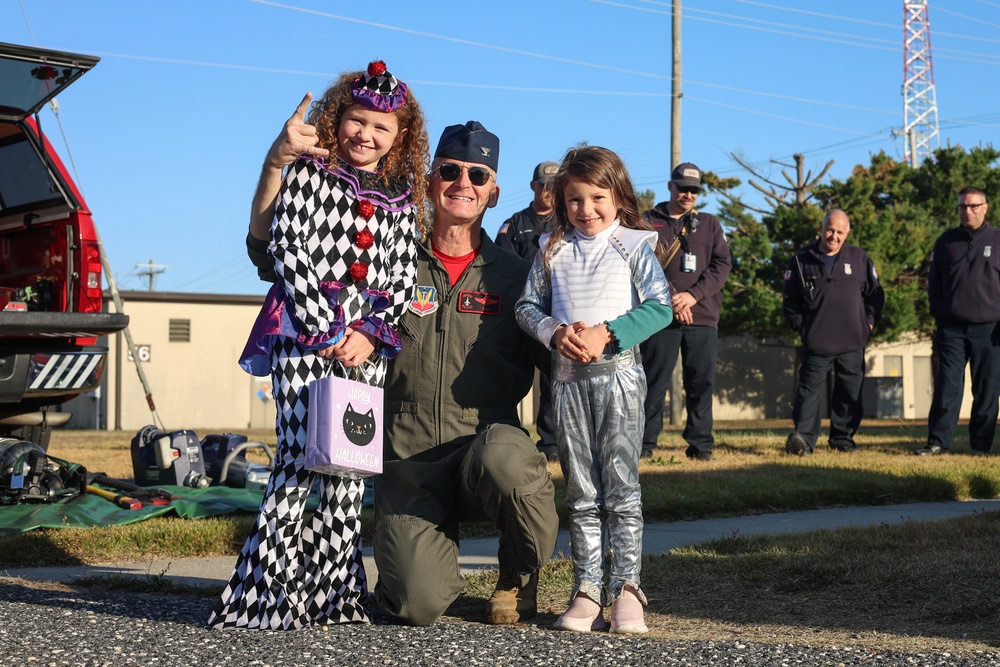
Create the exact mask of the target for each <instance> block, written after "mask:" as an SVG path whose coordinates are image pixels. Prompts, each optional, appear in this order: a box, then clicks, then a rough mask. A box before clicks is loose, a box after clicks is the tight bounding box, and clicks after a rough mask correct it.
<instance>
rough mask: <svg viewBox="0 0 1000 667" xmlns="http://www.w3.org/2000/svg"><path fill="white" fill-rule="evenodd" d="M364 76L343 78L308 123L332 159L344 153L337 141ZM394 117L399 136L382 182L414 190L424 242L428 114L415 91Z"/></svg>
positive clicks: (318, 104)
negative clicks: (355, 86) (392, 181)
mask: <svg viewBox="0 0 1000 667" xmlns="http://www.w3.org/2000/svg"><path fill="white" fill-rule="evenodd" d="M363 74H364V72H362V71H357V72H344V73H343V74H341V75H340V77H339V78H338V79H337V80H336V81H335V82H334V83H333V84H332V85H331V86H330V87H329V88H327V89H326V92H324V93H323V97H321V98H320V99H319V100H317V101H316V102H315V103H314V104H313V106H312V109H310V111H309V118H308V122H309V123H310V124H311V125H315V126H316V132H317V135H318V139H319V142H318V143H319V146H321V147H322V148H326V149H327V150H329V151H330V154H331V155H337V154H338V153H339V152H340V144H339V142H338V141H337V130H338V129H339V128H340V119H341V117H342V116H343V115H344V112H345V111H346V110H347V109H348V107H350V106H352V105H354V104H356V102H355V101H354V95H353V94H352V85H353V84H354V82H355V81H356V80H357V79H358V77H360V76H361V75H363ZM390 113H393V114H395V116H396V121H397V122H398V123H399V135H398V136H397V137H396V141H395V142H394V143H393V145H392V148H390V149H389V152H388V153H387V154H386V156H385V162H384V163H383V165H382V180H383V181H385V182H386V183H388V182H389V179H397V180H400V181H403V182H404V183H406V184H408V185H409V186H410V193H411V197H412V198H413V203H414V204H416V207H417V228H418V229H419V230H420V237H421V239H423V238H424V237H425V235H426V232H427V225H426V221H425V217H426V215H425V212H426V203H427V200H426V195H425V193H426V192H427V172H428V171H429V170H430V158H429V155H430V143H429V141H428V140H427V126H426V124H425V122H424V114H423V111H421V109H420V104H419V103H418V102H417V98H416V97H414V96H413V91H412V90H410V91H409V92H408V95H407V99H406V104H404V105H403V106H401V107H400V108H399V109H396V110H395V111H392V112H390Z"/></svg>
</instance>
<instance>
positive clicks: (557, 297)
mask: <svg viewBox="0 0 1000 667" xmlns="http://www.w3.org/2000/svg"><path fill="white" fill-rule="evenodd" d="M548 241H549V236H548V235H544V236H542V238H541V242H540V246H541V252H539V254H538V256H537V257H536V258H535V261H534V263H533V264H532V267H531V274H530V275H529V278H528V283H527V284H526V285H525V288H524V292H523V293H522V294H521V298H520V299H519V300H518V304H517V309H516V313H517V321H518V324H520V325H521V328H523V329H524V330H525V331H527V332H529V333H530V334H531V335H533V336H534V337H535V338H537V339H538V340H539V341H541V342H542V343H543V344H545V345H547V346H549V348H550V349H551V344H552V336H553V334H554V333H555V332H556V329H558V328H559V327H560V326H562V325H568V324H571V323H573V322H578V321H583V322H586V323H587V324H588V326H593V325H598V324H601V323H602V322H608V321H611V320H614V319H615V318H617V317H620V316H622V315H625V314H626V313H627V312H629V311H631V310H632V309H633V308H635V307H636V306H637V305H638V304H640V303H641V302H643V301H646V300H648V299H653V300H656V301H658V302H659V303H661V304H664V305H669V304H670V288H669V286H668V284H667V280H666V278H665V277H664V275H663V271H662V269H661V267H660V264H659V262H658V261H657V259H656V255H655V253H654V251H653V248H654V247H655V246H656V241H657V236H656V233H655V232H651V231H642V230H634V229H628V228H625V227H621V226H620V225H619V224H618V223H617V221H616V222H615V223H614V224H612V225H611V226H610V227H609V228H608V229H606V230H604V231H602V232H600V233H598V234H596V235H594V236H586V235H584V234H581V233H579V232H578V231H576V230H575V229H573V230H572V231H570V232H568V233H567V234H566V235H565V236H564V237H563V239H561V240H560V241H559V247H558V248H556V249H555V250H554V253H553V255H552V257H551V258H550V266H549V270H548V271H547V270H546V268H545V266H544V263H543V256H544V254H545V248H546V246H547V245H548ZM612 347H613V346H608V347H607V348H606V349H605V351H604V352H605V354H604V355H602V356H601V358H600V360H599V361H597V362H595V363H588V364H583V363H579V362H576V361H572V360H570V359H567V358H566V357H563V356H562V355H561V354H559V353H558V352H556V351H554V350H553V352H552V375H551V377H552V400H553V413H554V415H555V429H556V444H557V445H558V447H559V457H560V460H561V461H562V462H563V469H564V471H565V473H566V504H567V506H568V509H569V518H570V536H571V539H572V551H573V577H574V587H573V592H572V594H571V596H570V598H571V599H572V598H573V597H575V596H576V594H577V592H582V593H584V594H585V595H587V596H589V597H590V598H591V599H593V600H601V601H603V603H604V604H610V602H611V601H612V600H614V599H615V598H617V597H618V596H619V595H620V594H621V591H622V588H623V587H624V586H625V585H629V586H632V587H633V588H634V589H635V590H636V591H637V592H638V595H639V598H640V600H642V601H643V602H645V597H644V596H643V595H642V592H641V590H640V588H639V575H640V569H641V565H642V563H641V557H642V527H643V522H642V495H641V491H640V488H639V451H640V448H641V444H642V429H643V423H644V417H643V400H644V398H645V394H646V378H645V374H644V373H643V369H642V365H641V364H640V363H639V355H638V349H637V348H635V347H633V348H631V349H627V350H623V351H621V352H617V353H616V352H615V351H614V350H612ZM602 514H603V515H604V517H603V518H602ZM604 528H606V532H607V534H608V541H609V543H610V548H611V562H610V563H609V572H610V576H609V584H610V587H609V590H608V591H602V584H601V582H602V581H603V580H604V577H603V574H604V563H603V562H602V554H603V540H602V535H603V533H604V532H605V531H604V530H603V529H604ZM602 593H603V594H602Z"/></svg>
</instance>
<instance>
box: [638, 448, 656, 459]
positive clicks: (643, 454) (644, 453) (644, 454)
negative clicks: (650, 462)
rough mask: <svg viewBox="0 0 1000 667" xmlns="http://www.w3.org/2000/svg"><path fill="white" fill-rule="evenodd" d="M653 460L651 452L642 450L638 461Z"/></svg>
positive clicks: (650, 450)
mask: <svg viewBox="0 0 1000 667" xmlns="http://www.w3.org/2000/svg"><path fill="white" fill-rule="evenodd" d="M651 458H653V450H652V449H646V448H645V447H644V448H643V450H642V452H640V453H639V459H640V460H641V459H651Z"/></svg>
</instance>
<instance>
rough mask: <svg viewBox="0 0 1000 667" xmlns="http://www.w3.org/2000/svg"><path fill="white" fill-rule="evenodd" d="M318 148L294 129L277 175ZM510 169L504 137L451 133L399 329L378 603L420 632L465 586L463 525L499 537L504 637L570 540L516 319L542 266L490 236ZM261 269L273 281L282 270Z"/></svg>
mask: <svg viewBox="0 0 1000 667" xmlns="http://www.w3.org/2000/svg"><path fill="white" fill-rule="evenodd" d="M292 120H295V117H294V116H293V119H292ZM290 122H291V121H290ZM310 136H311V133H310V132H309V130H308V127H307V126H305V124H303V123H301V122H296V123H295V124H294V126H293V127H290V126H289V124H286V127H285V129H284V130H283V131H282V134H281V135H279V137H278V139H277V140H276V141H275V142H274V145H272V147H271V150H270V152H269V153H268V161H267V164H269V165H279V164H281V163H283V162H284V163H288V162H289V161H291V160H294V159H295V157H294V156H295V155H297V152H296V151H297V150H302V148H301V147H303V146H304V147H306V148H308V146H309V145H310V144H309V137H310ZM303 137H305V138H304V139H303ZM289 156H290V157H289ZM499 158H500V140H499V138H497V136H496V135H495V134H493V133H492V132H490V131H489V130H487V129H486V128H485V127H483V125H482V124H481V123H479V122H477V121H469V122H467V123H465V124H464V125H450V126H448V127H446V128H445V130H444V132H443V133H442V134H441V139H440V141H439V142H438V146H437V149H436V150H435V152H434V161H433V163H432V164H431V171H430V174H429V178H428V180H429V183H428V193H427V194H428V198H429V199H430V200H431V202H432V203H433V206H434V220H433V225H432V227H431V232H430V234H429V236H428V238H427V239H426V240H424V241H422V242H419V243H418V244H417V256H416V264H417V281H416V288H415V290H414V295H413V298H412V300H411V301H410V304H409V305H408V307H407V311H406V312H405V313H404V314H403V316H402V318H400V324H399V327H398V329H399V335H400V338H401V339H402V343H403V347H402V350H401V351H400V353H399V355H398V356H397V357H396V359H395V360H394V361H393V363H392V364H391V365H390V366H389V374H388V377H387V378H386V383H385V417H386V418H385V433H384V457H385V462H384V466H383V468H384V472H383V474H381V475H378V476H377V477H375V478H374V482H375V498H376V501H375V530H374V531H373V532H374V537H373V543H374V549H375V563H376V566H377V568H378V583H377V584H376V586H375V591H374V597H375V601H376V602H377V603H378V605H379V607H381V608H382V610H383V611H385V612H388V613H390V614H392V615H393V616H395V617H396V618H397V619H398V620H400V621H401V622H403V623H407V624H410V625H430V624H431V623H433V622H434V621H435V620H437V619H438V618H439V617H440V616H441V614H443V613H444V612H445V610H446V609H447V608H448V607H449V606H450V605H451V603H452V602H454V601H455V599H456V598H457V597H458V594H459V593H460V592H461V591H462V589H463V588H464V587H465V580H464V579H463V578H462V575H461V572H460V570H459V566H458V527H459V523H478V524H492V525H494V526H495V527H496V528H497V529H498V530H499V531H500V547H499V552H498V554H497V556H498V561H499V570H500V577H499V580H498V582H497V587H496V590H495V591H494V593H493V595H492V596H491V597H490V600H489V602H488V603H487V607H486V620H487V622H489V623H493V624H498V625H504V624H512V623H517V622H519V621H523V620H526V619H528V618H531V617H532V616H534V615H535V614H536V606H537V603H536V593H537V586H538V571H539V570H540V569H541V567H542V566H543V565H544V564H545V563H546V562H547V561H548V559H549V558H550V557H551V556H552V552H553V550H554V549H555V543H556V536H557V533H558V530H559V517H558V515H557V513H556V508H555V500H554V497H555V490H554V487H553V485H552V480H551V479H550V478H549V473H548V462H547V461H546V458H545V456H544V455H543V454H541V453H540V452H539V451H538V449H537V448H536V447H535V443H533V442H532V441H531V438H529V437H528V436H527V434H526V433H525V432H524V431H523V430H522V429H521V428H520V421H519V419H518V413H517V404H518V402H520V400H521V399H522V398H524V396H525V395H526V394H527V393H528V390H529V389H530V388H531V384H532V381H533V379H534V373H535V368H536V366H537V367H538V368H539V369H540V370H544V371H547V370H548V363H549V353H548V351H547V350H546V349H545V348H544V347H543V346H542V345H540V344H539V343H537V342H536V341H535V340H534V339H533V338H532V337H531V336H529V335H528V334H526V333H524V331H522V330H521V327H519V326H518V324H517V320H516V319H515V318H514V313H513V309H514V305H515V304H516V303H517V299H518V297H519V296H520V295H521V290H522V289H523V288H524V284H525V282H526V281H527V277H528V270H529V268H530V265H529V263H528V262H527V261H525V260H524V259H522V258H520V257H517V256H516V255H514V254H512V253H509V252H504V251H503V250H501V249H500V248H498V247H497V246H496V244H495V243H494V242H493V241H492V240H490V238H489V237H488V236H487V235H486V234H485V233H484V232H483V230H482V222H483V217H484V215H485V213H486V209H488V208H493V207H494V206H496V203H497V199H498V198H499V196H500V188H499V186H498V185H497V183H496V172H497V167H498V165H499ZM271 180H273V179H264V178H262V179H261V181H260V183H259V184H258V190H257V192H256V194H255V197H254V201H255V202H266V201H273V199H274V197H275V196H276V195H277V187H276V186H275V187H273V188H272V187H271V185H270V183H271ZM272 189H273V190H274V191H273V192H272V191H271V190H272ZM257 213H258V210H257V208H255V216H256V215H257ZM255 221H256V218H253V219H252V222H251V225H253V223H254V222H255ZM252 258H253V259H254V263H255V265H257V266H258V269H259V271H260V274H261V275H262V276H265V275H266V274H267V273H268V270H269V269H270V268H272V267H269V266H262V265H261V264H262V263H263V261H262V260H260V259H259V258H254V257H253V256H252Z"/></svg>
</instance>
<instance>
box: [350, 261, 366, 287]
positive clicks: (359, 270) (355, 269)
mask: <svg viewBox="0 0 1000 667" xmlns="http://www.w3.org/2000/svg"><path fill="white" fill-rule="evenodd" d="M348 271H349V272H350V274H351V280H353V281H354V282H358V281H359V280H364V279H365V277H366V276H367V275H368V265H367V264H365V263H364V262H354V264H351V268H350V269H348Z"/></svg>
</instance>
